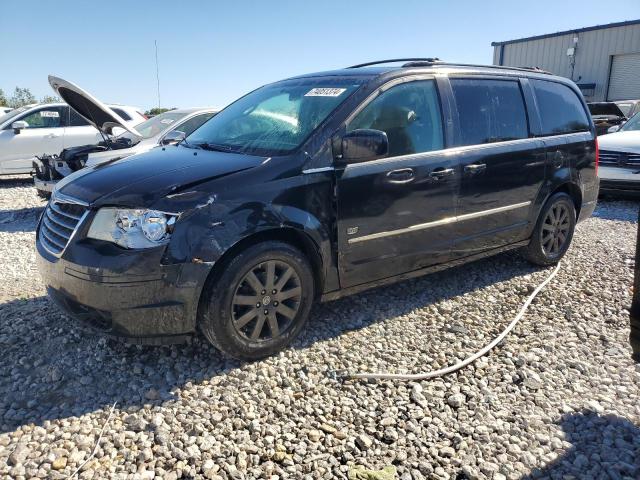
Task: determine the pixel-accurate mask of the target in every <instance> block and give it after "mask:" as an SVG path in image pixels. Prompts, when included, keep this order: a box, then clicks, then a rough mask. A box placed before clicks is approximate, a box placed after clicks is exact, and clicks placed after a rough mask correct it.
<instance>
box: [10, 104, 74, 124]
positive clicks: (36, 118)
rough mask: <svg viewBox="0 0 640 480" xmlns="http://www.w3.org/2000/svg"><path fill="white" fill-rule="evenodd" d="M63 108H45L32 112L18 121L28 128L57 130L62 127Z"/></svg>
mask: <svg viewBox="0 0 640 480" xmlns="http://www.w3.org/2000/svg"><path fill="white" fill-rule="evenodd" d="M64 115H65V111H64V107H45V108H41V109H39V110H36V111H35V112H32V113H30V114H28V115H26V116H24V117H22V118H21V119H20V120H21V121H23V122H27V123H28V124H29V128H58V127H63V126H64Z"/></svg>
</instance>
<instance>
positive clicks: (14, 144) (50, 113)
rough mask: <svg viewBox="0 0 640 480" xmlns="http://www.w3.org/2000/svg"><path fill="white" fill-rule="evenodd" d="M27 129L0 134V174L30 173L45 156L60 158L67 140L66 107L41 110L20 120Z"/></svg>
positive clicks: (4, 130) (6, 129)
mask: <svg viewBox="0 0 640 480" xmlns="http://www.w3.org/2000/svg"><path fill="white" fill-rule="evenodd" d="M13 121H14V122H17V121H23V122H27V124H28V125H29V127H28V128H24V129H22V130H20V131H19V133H15V132H14V131H13V129H12V128H11V125H8V126H7V127H6V128H5V129H3V130H0V171H1V172H2V173H4V174H8V173H29V172H30V171H31V168H32V165H31V164H32V162H33V159H34V158H35V157H36V156H40V155H43V154H47V155H52V154H58V153H60V151H61V150H62V145H63V137H64V121H65V107H46V106H45V107H41V108H38V109H37V110H35V111H32V112H30V113H27V114H25V115H23V116H22V117H17V118H15V119H14V120H13Z"/></svg>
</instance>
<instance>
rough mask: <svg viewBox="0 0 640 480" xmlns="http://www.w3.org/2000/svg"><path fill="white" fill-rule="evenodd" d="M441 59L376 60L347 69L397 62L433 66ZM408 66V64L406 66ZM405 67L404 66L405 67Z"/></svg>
mask: <svg viewBox="0 0 640 480" xmlns="http://www.w3.org/2000/svg"><path fill="white" fill-rule="evenodd" d="M439 61H440V59H439V58H435V57H428V58H421V57H418V58H391V59H389V60H376V61H375V62H367V63H360V64H358V65H351V66H350V67H347V68H360V67H370V66H371V65H379V64H381V63H396V62H410V63H411V62H424V63H425V64H426V63H429V64H433V63H436V62H439ZM405 65H406V64H405ZM403 67H404V65H403Z"/></svg>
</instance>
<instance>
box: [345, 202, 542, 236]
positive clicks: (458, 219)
mask: <svg viewBox="0 0 640 480" xmlns="http://www.w3.org/2000/svg"><path fill="white" fill-rule="evenodd" d="M529 205H531V202H530V201H529V202H521V203H515V204H513V205H505V206H504V207H497V208H491V209H489V210H482V211H480V212H473V213H466V214H464V215H457V216H455V217H447V218H442V219H440V220H435V221H433V222H427V223H419V224H417V225H411V226H410V227H406V228H400V229H398V230H388V231H385V232H378V233H372V234H370V235H363V236H362V237H355V238H350V239H349V240H348V243H350V244H351V243H359V242H366V241H367V240H375V239H377V238H384V237H391V236H394V235H402V234H403V233H410V232H416V231H419V230H425V229H427V228H432V227H438V226H440V225H446V224H449V223H455V222H462V221H464V220H470V219H472V218H480V217H484V216H486V215H493V214H495V213H501V212H506V211H509V210H515V209H517V208H523V207H527V206H529Z"/></svg>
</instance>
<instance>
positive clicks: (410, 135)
mask: <svg viewBox="0 0 640 480" xmlns="http://www.w3.org/2000/svg"><path fill="white" fill-rule="evenodd" d="M362 128H366V129H374V130H382V131H383V132H385V133H386V134H387V138H388V139H389V157H396V156H400V155H410V154H414V153H422V152H429V151H432V150H440V149H442V148H443V138H442V116H441V114H440V102H439V100H438V93H437V91H436V86H435V82H434V81H433V80H419V81H414V82H407V83H403V84H401V85H398V86H395V87H392V88H390V89H389V90H387V91H385V92H383V93H382V94H381V95H380V96H378V97H377V98H375V99H374V100H372V101H371V102H370V103H369V104H368V105H367V106H366V107H364V109H363V110H362V111H361V112H360V113H358V115H357V116H356V117H355V118H354V119H353V120H352V121H351V122H350V124H349V125H348V127H347V131H348V132H350V131H353V130H357V129H362Z"/></svg>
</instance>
